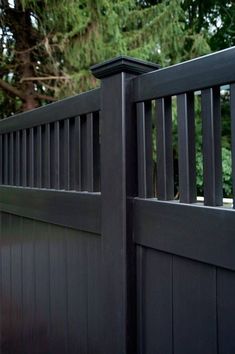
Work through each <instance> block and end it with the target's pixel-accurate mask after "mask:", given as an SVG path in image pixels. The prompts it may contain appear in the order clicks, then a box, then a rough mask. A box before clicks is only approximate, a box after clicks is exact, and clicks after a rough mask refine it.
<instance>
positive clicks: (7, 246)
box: [0, 213, 103, 354]
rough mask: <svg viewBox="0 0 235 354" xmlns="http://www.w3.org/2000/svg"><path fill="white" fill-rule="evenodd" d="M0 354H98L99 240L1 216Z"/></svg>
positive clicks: (99, 340)
mask: <svg viewBox="0 0 235 354" xmlns="http://www.w3.org/2000/svg"><path fill="white" fill-rule="evenodd" d="M0 252H1V263H0V270H1V281H0V284H1V299H2V300H1V350H2V351H1V353H3V354H9V353H19V354H22V353H24V354H32V353H35V354H45V353H51V354H60V353H63V354H64V353H69V354H75V353H79V354H80V353H83V354H99V353H103V350H102V333H101V326H100V321H101V316H102V313H101V312H100V303H101V298H100V296H101V290H102V285H101V275H102V270H101V264H102V260H101V239H100V237H98V235H94V234H88V233H85V232H80V231H75V230H72V229H69V228H63V227H59V226H55V225H51V224H47V223H42V222H39V221H33V220H30V219H27V218H21V217H18V216H14V215H10V214H6V213H1V247H0Z"/></svg>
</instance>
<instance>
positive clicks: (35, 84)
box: [0, 0, 235, 196]
mask: <svg viewBox="0 0 235 354" xmlns="http://www.w3.org/2000/svg"><path fill="white" fill-rule="evenodd" d="M234 19H235V3H234V1H233V0H226V1H225V0H207V1H202V0H116V1H110V0H0V53H1V55H0V112H1V113H0V118H3V117H6V116H9V115H11V114H14V113H17V112H20V111H24V110H28V109H32V108H35V107H37V106H40V105H43V104H46V103H49V102H52V101H54V100H57V99H60V98H63V97H65V96H69V95H73V94H76V93H79V92H83V91H85V90H88V89H91V88H94V87H95V86H96V85H97V84H98V83H97V81H96V79H95V78H94V77H93V76H92V75H91V73H90V70H89V68H90V67H91V66H92V65H93V64H95V63H99V62H102V61H104V60H106V59H108V58H111V57H114V56H117V55H120V54H125V55H130V56H134V57H137V58H142V59H145V60H149V61H153V62H156V63H159V64H160V65H161V66H168V65H171V64H174V63H178V62H180V61H184V60H187V59H191V58H194V57H197V56H199V55H203V54H206V53H209V52H210V51H216V50H220V49H223V48H226V47H229V46H232V45H234V44H235V21H234ZM196 101H197V100H196ZM222 115H223V125H222V154H223V182H224V193H225V195H227V196H229V195H231V192H232V186H231V152H230V145H231V142H230V118H229V97H228V93H227V94H224V95H223V97H222ZM200 117H201V112H200V102H196V132H197V142H196V143H197V144H196V147H197V186H198V193H203V177H202V175H203V168H202V155H201V149H202V141H201V118H200ZM176 121H177V119H176V110H175V111H173V123H174V124H173V126H174V132H175V135H174V137H175V138H176V136H177V134H176V132H177V126H176ZM174 146H175V158H176V160H177V141H175V143H174ZM176 165H177V161H176ZM176 175H177V171H176ZM176 180H177V178H176Z"/></svg>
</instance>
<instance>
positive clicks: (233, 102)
mask: <svg viewBox="0 0 235 354" xmlns="http://www.w3.org/2000/svg"><path fill="white" fill-rule="evenodd" d="M230 111H231V140H232V182H233V208H234V209H235V84H232V85H231V86H230Z"/></svg>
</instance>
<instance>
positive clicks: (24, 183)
mask: <svg viewBox="0 0 235 354" xmlns="http://www.w3.org/2000/svg"><path fill="white" fill-rule="evenodd" d="M21 144H22V146H21V149H22V150H21V151H22V152H21V156H22V161H21V163H22V186H23V187H26V186H27V163H28V161H27V131H26V129H23V131H22V142H21Z"/></svg>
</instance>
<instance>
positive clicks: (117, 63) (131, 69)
mask: <svg viewBox="0 0 235 354" xmlns="http://www.w3.org/2000/svg"><path fill="white" fill-rule="evenodd" d="M159 68H160V66H159V65H158V64H154V63H151V62H148V61H145V60H140V59H135V58H131V57H128V56H124V55H121V56H119V57H116V58H113V59H110V60H107V61H105V62H103V63H101V64H96V65H93V66H92V67H91V72H92V74H93V75H94V76H95V77H97V78H98V79H103V78H105V77H107V76H110V75H114V74H118V73H120V72H126V73H131V74H134V75H139V74H144V73H147V72H149V71H153V70H157V69H159Z"/></svg>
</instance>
